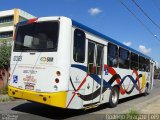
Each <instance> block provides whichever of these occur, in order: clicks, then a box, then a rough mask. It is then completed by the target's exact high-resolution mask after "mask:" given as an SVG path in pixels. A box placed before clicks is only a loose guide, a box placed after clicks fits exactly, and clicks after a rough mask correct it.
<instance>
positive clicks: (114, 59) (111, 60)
mask: <svg viewBox="0 0 160 120" xmlns="http://www.w3.org/2000/svg"><path fill="white" fill-rule="evenodd" d="M113 48H114V52H110V51H111V49H113ZM112 53H114V55H113V54H112ZM107 64H108V66H110V67H115V68H117V67H118V46H117V45H115V44H112V43H108V47H107Z"/></svg>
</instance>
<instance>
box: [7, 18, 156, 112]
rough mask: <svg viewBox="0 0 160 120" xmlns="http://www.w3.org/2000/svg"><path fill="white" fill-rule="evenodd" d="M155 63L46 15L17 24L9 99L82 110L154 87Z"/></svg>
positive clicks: (85, 29) (73, 23) (79, 26)
mask: <svg viewBox="0 0 160 120" xmlns="http://www.w3.org/2000/svg"><path fill="white" fill-rule="evenodd" d="M153 68H154V62H153V60H152V59H151V58H150V57H148V56H146V55H144V54H142V53H140V52H138V51H136V50H134V49H132V48H130V47H127V46H125V45H123V44H122V43H120V42H118V41H116V40H114V39H112V38H110V37H107V36H105V35H103V34H101V33H99V32H97V31H95V30H93V29H91V28H89V27H87V26H84V25H82V24H80V23H78V22H76V21H74V20H72V19H69V18H66V17H42V18H35V19H31V20H28V21H24V22H20V23H18V24H17V25H16V32H15V35H14V45H13V48H12V56H11V76H10V80H9V86H8V94H9V96H12V97H15V98H22V99H25V100H29V101H33V102H38V103H42V104H47V105H51V106H56V107H60V108H70V109H82V108H89V107H93V106H98V105H100V104H103V103H107V102H109V105H110V107H115V106H116V105H117V104H118V100H119V99H122V98H126V97H129V96H133V95H137V94H142V93H144V94H145V95H147V94H148V93H149V91H150V90H151V89H152V86H153V71H154V70H153Z"/></svg>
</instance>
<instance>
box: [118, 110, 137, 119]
mask: <svg viewBox="0 0 160 120" xmlns="http://www.w3.org/2000/svg"><path fill="white" fill-rule="evenodd" d="M139 116H140V112H139V111H137V110H135V109H131V110H129V112H128V113H125V114H121V115H120V116H119V118H118V120H138V117H139Z"/></svg>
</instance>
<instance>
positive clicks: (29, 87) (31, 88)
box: [25, 85, 34, 90]
mask: <svg viewBox="0 0 160 120" xmlns="http://www.w3.org/2000/svg"><path fill="white" fill-rule="evenodd" d="M25 89H27V90H34V86H33V85H26V86H25Z"/></svg>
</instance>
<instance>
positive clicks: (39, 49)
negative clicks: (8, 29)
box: [13, 21, 60, 52]
mask: <svg viewBox="0 0 160 120" xmlns="http://www.w3.org/2000/svg"><path fill="white" fill-rule="evenodd" d="M43 23H44V24H47V23H48V24H49V23H54V24H55V23H56V25H57V27H58V28H57V31H56V33H57V34H56V44H55V45H56V48H50V47H46V48H45V49H44V48H43V49H42V48H36V49H33V48H31V49H29V48H28V49H27V46H26V45H24V42H25V36H27V34H24V33H23V34H24V35H25V36H24V39H23V46H21V48H17V46H18V45H19V43H18V42H19V40H18V34H19V33H18V31H19V30H20V28H21V27H22V29H24V28H23V26H24V27H25V26H27V27H29V26H28V25H33V26H34V30H33V33H34V32H35V33H36V34H37V33H38V32H37V31H40V30H39V29H37V28H36V27H35V26H37V27H39V26H38V24H43ZM45 28H47V27H45ZM59 30H60V22H59V21H44V22H34V23H30V24H22V25H19V26H17V28H16V35H15V36H16V37H15V38H16V40H15V42H14V48H13V51H14V52H57V50H58V42H59ZM21 31H22V30H21ZM42 31H45V30H44V29H42ZM45 32H46V31H45ZM50 32H51V31H50ZM26 33H27V32H26ZM50 35H54V34H53V33H52V34H50ZM32 37H33V38H34V37H35V35H33V36H32ZM52 39H53V38H52ZM17 43H18V44H17ZM46 44H48V43H46ZM37 45H38V44H37ZM25 47H26V48H25Z"/></svg>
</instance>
